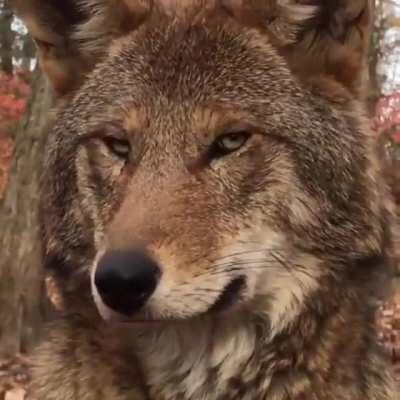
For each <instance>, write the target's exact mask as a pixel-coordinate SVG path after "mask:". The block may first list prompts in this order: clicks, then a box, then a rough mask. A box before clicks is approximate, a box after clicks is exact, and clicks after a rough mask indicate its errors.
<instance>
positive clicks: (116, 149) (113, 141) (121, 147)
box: [104, 137, 131, 159]
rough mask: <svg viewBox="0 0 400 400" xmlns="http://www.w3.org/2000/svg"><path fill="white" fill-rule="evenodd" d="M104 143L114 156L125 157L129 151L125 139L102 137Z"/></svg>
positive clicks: (128, 145) (129, 147)
mask: <svg viewBox="0 0 400 400" xmlns="http://www.w3.org/2000/svg"><path fill="white" fill-rule="evenodd" d="M104 143H105V144H106V145H107V147H108V148H109V149H110V151H111V152H112V153H114V154H115V155H116V156H118V157H120V158H123V159H127V158H128V157H129V154H130V152H131V146H130V144H129V142H128V141H127V140H124V139H117V138H114V137H106V138H104Z"/></svg>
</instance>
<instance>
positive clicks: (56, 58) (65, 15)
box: [11, 0, 148, 96]
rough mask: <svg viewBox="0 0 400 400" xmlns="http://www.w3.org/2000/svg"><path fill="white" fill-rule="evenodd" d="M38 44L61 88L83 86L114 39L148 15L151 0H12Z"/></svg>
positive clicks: (44, 66) (53, 80) (54, 81)
mask: <svg viewBox="0 0 400 400" xmlns="http://www.w3.org/2000/svg"><path fill="white" fill-rule="evenodd" d="M11 4H12V6H13V8H14V9H15V11H16V13H17V14H18V15H19V16H20V17H21V19H22V20H23V21H24V22H25V24H26V26H27V27H28V30H29V32H30V34H31V35H32V37H33V38H34V40H35V41H36V43H37V46H38V58H39V62H40V65H41V67H42V69H43V71H44V72H45V73H46V75H47V76H48V78H49V79H50V81H51V83H52V85H53V87H54V89H55V92H56V93H57V94H58V95H59V96H61V95H64V94H67V93H69V92H71V91H72V90H74V89H75V88H77V87H79V86H80V84H81V83H82V81H83V79H84V76H85V74H86V73H87V72H89V71H90V70H91V69H92V68H93V67H94V65H95V64H96V63H97V62H98V61H99V58H100V57H101V53H102V52H105V51H106V49H107V44H108V43H109V41H110V39H111V38H112V37H115V36H117V35H120V34H122V33H123V32H124V31H126V30H128V29H132V27H134V26H135V24H137V23H139V22H140V20H141V19H142V18H143V17H144V15H145V14H146V13H147V11H148V10H147V8H148V5H147V4H148V1H145V0H11Z"/></svg>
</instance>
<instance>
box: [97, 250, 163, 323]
mask: <svg viewBox="0 0 400 400" xmlns="http://www.w3.org/2000/svg"><path fill="white" fill-rule="evenodd" d="M160 275H161V270H160V268H159V266H158V264H157V263H156V262H155V261H154V260H153V259H152V258H151V257H150V256H149V255H147V254H146V253H145V252H144V251H142V250H123V251H121V250H119V251H112V252H108V253H106V254H105V255H104V256H103V257H102V258H101V259H100V261H99V262H98V264H97V268H96V271H95V275H94V284H95V286H96V288H97V291H98V293H99V295H100V297H101V299H102V301H103V302H104V304H106V305H107V306H108V307H110V308H111V309H112V310H114V311H117V312H119V313H120V314H123V315H126V316H131V315H132V314H134V313H136V312H138V311H139V310H140V309H141V308H142V307H143V306H144V304H145V303H146V301H147V300H148V299H149V298H150V296H151V295H152V294H153V292H154V291H155V289H156V287H157V284H158V281H159V278H160Z"/></svg>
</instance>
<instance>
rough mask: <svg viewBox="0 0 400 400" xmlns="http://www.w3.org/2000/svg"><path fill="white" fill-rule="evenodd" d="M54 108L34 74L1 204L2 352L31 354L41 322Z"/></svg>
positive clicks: (40, 79) (39, 77) (41, 79)
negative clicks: (47, 146) (42, 215)
mask: <svg viewBox="0 0 400 400" xmlns="http://www.w3.org/2000/svg"><path fill="white" fill-rule="evenodd" d="M52 102H53V99H52V94H51V90H50V87H49V84H48V83H47V81H46V80H45V79H44V77H43V76H42V75H41V74H40V73H39V72H38V71H36V72H35V73H34V77H33V83H32V97H31V100H30V104H29V106H28V109H27V112H26V114H25V116H24V118H23V120H22V122H21V124H20V126H19V128H18V129H17V131H16V135H15V145H16V152H15V157H14V163H13V167H12V170H11V174H10V181H9V184H8V187H7V192H6V195H5V197H4V199H3V200H2V201H1V202H0V243H1V248H0V352H6V353H15V352H20V351H22V352H23V351H26V350H29V349H30V348H31V347H32V345H33V344H34V343H35V342H36V340H37V338H38V335H39V333H40V328H41V322H42V320H43V309H44V308H43V307H44V305H45V296H44V286H43V273H42V271H41V262H40V244H39V241H38V214H37V205H38V189H39V188H38V179H39V176H40V174H41V164H42V155H43V148H44V143H45V139H46V125H47V119H48V111H49V109H50V108H51V106H52Z"/></svg>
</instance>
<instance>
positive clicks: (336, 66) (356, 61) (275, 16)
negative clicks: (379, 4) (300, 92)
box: [224, 0, 373, 96]
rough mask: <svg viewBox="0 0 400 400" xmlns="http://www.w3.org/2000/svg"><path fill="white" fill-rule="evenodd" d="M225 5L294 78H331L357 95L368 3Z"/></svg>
mask: <svg viewBox="0 0 400 400" xmlns="http://www.w3.org/2000/svg"><path fill="white" fill-rule="evenodd" d="M224 1H225V2H227V3H230V4H231V9H232V10H234V12H235V13H236V15H237V16H239V18H245V19H247V21H249V19H251V21H252V23H254V22H255V21H257V25H258V26H262V27H263V28H264V29H267V31H268V33H269V34H270V36H271V37H272V41H273V44H274V45H275V46H276V47H277V48H278V50H279V52H280V53H281V54H282V55H283V56H284V57H285V59H286V60H287V62H288V64H289V66H290V67H291V69H292V70H293V72H294V73H295V74H298V75H299V76H300V77H301V78H305V79H310V80H315V79H318V78H323V79H324V78H327V79H330V80H332V79H333V80H335V81H337V82H339V83H340V84H342V85H343V86H345V87H346V88H347V89H349V90H350V91H351V92H352V93H353V94H355V95H357V96H358V95H359V94H360V91H361V89H362V85H361V82H362V70H363V67H364V66H365V64H364V63H365V61H366V55H367V51H368V44H369V34H370V29H369V28H370V23H371V15H372V7H373V6H372V0H249V1H246V0H224ZM235 10H236V11H235Z"/></svg>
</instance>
